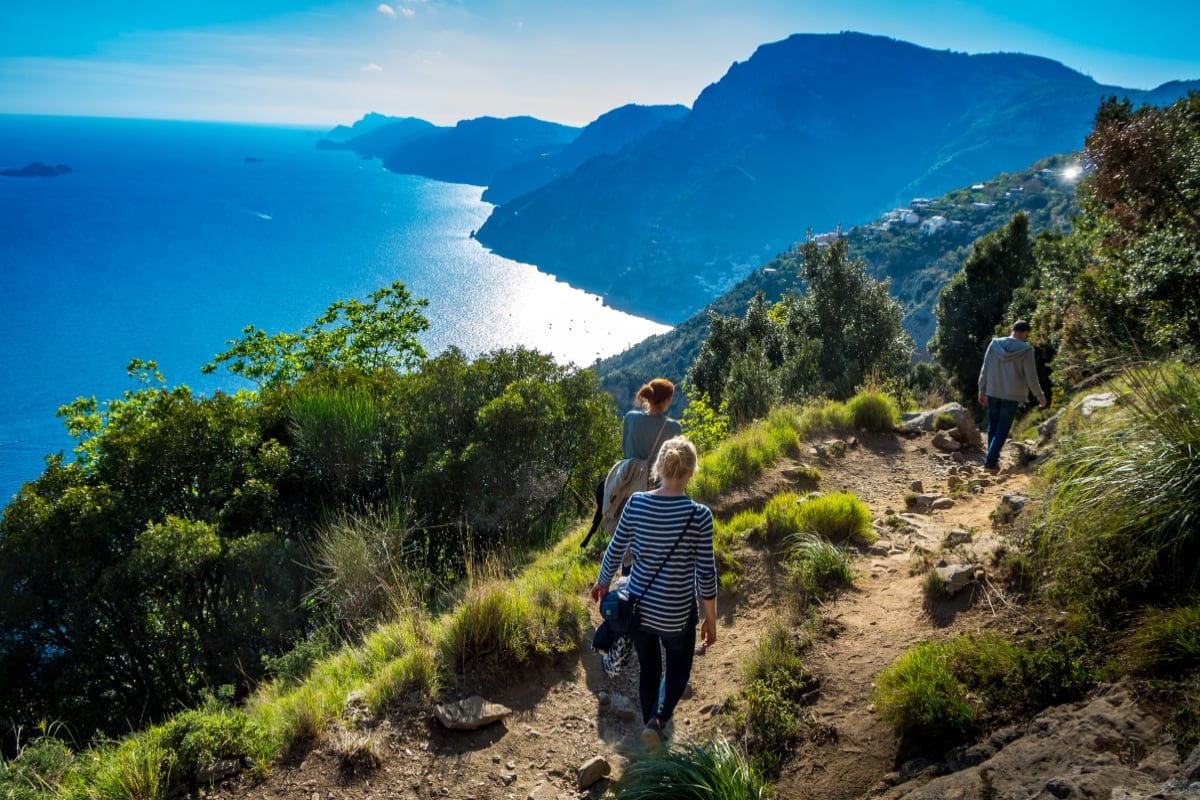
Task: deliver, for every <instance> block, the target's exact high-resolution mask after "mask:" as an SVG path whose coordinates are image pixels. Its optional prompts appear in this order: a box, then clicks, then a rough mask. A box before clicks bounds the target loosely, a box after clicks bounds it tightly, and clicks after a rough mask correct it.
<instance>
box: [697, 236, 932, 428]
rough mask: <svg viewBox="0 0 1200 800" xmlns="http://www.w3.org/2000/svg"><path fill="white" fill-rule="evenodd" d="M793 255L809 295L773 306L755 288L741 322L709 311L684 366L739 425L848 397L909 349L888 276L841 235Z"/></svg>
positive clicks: (887, 371)
mask: <svg viewBox="0 0 1200 800" xmlns="http://www.w3.org/2000/svg"><path fill="white" fill-rule="evenodd" d="M796 257H797V260H798V261H799V262H800V264H799V275H800V278H801V279H802V280H803V282H804V286H805V292H804V293H803V294H801V295H794V294H786V295H784V296H783V298H782V299H780V300H779V302H778V303H775V304H773V305H772V304H769V303H768V302H767V300H766V299H765V297H764V296H763V295H762V294H761V293H760V294H759V295H758V296H756V297H755V299H754V300H753V301H751V303H750V304H749V306H748V307H747V309H746V314H745V316H744V317H742V318H740V319H739V318H736V317H722V316H720V315H717V314H711V315H710V318H709V334H708V338H707V339H705V342H704V345H703V347H702V348H701V350H700V353H699V354H698V355H697V356H696V360H695V362H694V363H693V364H692V367H691V369H690V370H689V372H688V379H689V381H690V382H691V383H692V384H694V385H695V387H696V389H697V391H699V392H701V393H704V394H707V395H708V396H709V397H711V398H712V400H711V402H714V403H728V408H729V415H730V418H731V420H732V421H733V423H734V424H735V425H744V424H746V423H748V422H749V421H751V420H754V419H758V418H760V417H762V416H765V415H766V413H767V411H768V410H769V409H770V408H771V407H772V406H774V405H778V404H779V403H781V402H794V401H797V400H802V399H805V398H810V397H817V396H827V397H833V398H836V399H845V398H848V397H850V396H851V395H852V394H853V393H854V391H855V389H856V387H858V386H861V385H862V384H863V383H865V382H866V380H867V378H868V377H871V376H877V377H884V378H886V377H892V376H897V375H899V374H900V373H901V372H902V371H903V369H904V368H905V367H906V366H907V364H908V360H909V357H910V355H911V353H912V340H911V339H910V338H909V336H908V334H906V333H905V332H904V330H903V328H902V327H901V324H900V322H901V316H902V314H901V310H900V306H899V304H897V303H896V301H895V300H894V299H892V297H891V295H890V294H889V293H888V284H887V282H886V281H885V282H883V283H880V282H878V281H876V280H874V279H872V278H871V277H869V276H868V275H867V274H866V271H865V268H864V266H863V264H862V262H860V261H849V260H848V259H847V256H846V244H845V241H844V240H839V241H837V242H834V243H833V244H831V245H830V246H829V247H828V248H824V249H822V248H820V247H818V246H817V245H816V244H815V243H814V242H809V243H807V244H805V245H804V246H803V247H802V248H801V249H800V251H799V252H798V253H797V254H796Z"/></svg>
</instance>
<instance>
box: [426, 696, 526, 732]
mask: <svg viewBox="0 0 1200 800" xmlns="http://www.w3.org/2000/svg"><path fill="white" fill-rule="evenodd" d="M434 713H435V714H436V715H437V719H438V722H440V723H442V725H444V726H445V727H447V728H450V729H451V730H462V731H473V730H476V729H477V728H482V727H483V726H484V725H490V724H491V723H493V722H498V721H499V720H502V719H504V718H505V717H507V716H508V715H509V714H511V713H512V709H511V708H509V707H508V706H502V705H500V704H499V703H489V702H488V701H486V700H484V699H483V698H482V697H480V696H479V695H473V696H471V697H468V698H467V699H465V700H459V701H458V702H456V703H445V704H443V705H439V706H438V707H437V708H435V709H434Z"/></svg>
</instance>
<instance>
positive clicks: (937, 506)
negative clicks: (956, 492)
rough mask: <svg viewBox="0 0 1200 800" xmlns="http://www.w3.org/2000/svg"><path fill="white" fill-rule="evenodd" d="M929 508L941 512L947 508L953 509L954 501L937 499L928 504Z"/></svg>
mask: <svg viewBox="0 0 1200 800" xmlns="http://www.w3.org/2000/svg"><path fill="white" fill-rule="evenodd" d="M929 507H930V508H931V509H932V510H934V511H943V510H945V509H947V508H954V501H953V500H951V499H950V498H949V497H939V498H938V499H936V500H934V501H933V502H932V503H930V504H929Z"/></svg>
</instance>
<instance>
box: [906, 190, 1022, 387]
mask: <svg viewBox="0 0 1200 800" xmlns="http://www.w3.org/2000/svg"><path fill="white" fill-rule="evenodd" d="M1034 268H1035V263H1034V260H1033V243H1032V242H1031V241H1030V239H1029V219H1028V217H1026V216H1025V214H1023V213H1018V214H1016V215H1014V216H1013V218H1012V220H1010V221H1009V223H1008V224H1007V225H1006V226H1004V227H1003V228H1001V229H999V230H996V231H993V232H992V233H989V234H987V235H986V236H984V237H983V238H981V239H979V240H978V241H977V242H975V244H974V245H973V246H972V248H971V254H970V255H969V256H968V257H967V259H966V261H964V262H963V265H962V270H961V271H959V272H958V274H956V275H955V276H954V277H953V278H952V279H951V280H950V282H949V283H948V284H947V285H946V286H945V288H943V289H942V292H941V294H940V295H939V296H938V302H937V307H936V308H935V310H934V314H935V315H936V317H937V331H936V332H935V333H934V335H933V338H932V339H931V340H930V342H929V352H930V353H931V354H932V355H933V357H934V358H936V359H937V361H938V363H939V364H940V365H941V366H942V367H943V368H945V370H946V372H947V373H948V374H949V375H950V378H951V381H952V382H953V384H954V387H955V389H956V390H957V392H958V395H959V396H958V398H957V399H958V400H960V401H962V402H967V401H969V400H970V399H972V398H974V397H976V396H977V395H978V390H977V387H976V384H977V379H978V377H979V365H980V363H981V362H982V360H983V354H984V351H985V350H987V347H988V344H989V343H990V341H991V337H992V335H993V334H994V333H996V332H997V330H998V329H1001V328H1003V327H1004V322H1005V319H1004V318H1005V314H1006V312H1007V311H1008V307H1009V303H1010V302H1011V301H1012V297H1013V292H1014V291H1015V290H1016V289H1017V287H1019V286H1021V285H1022V284H1023V283H1024V282H1025V281H1027V280H1029V278H1030V277H1031V276H1032V275H1033V271H1034ZM1015 321H1016V320H1015V318H1013V319H1010V320H1007V322H1008V323H1010V324H1011V323H1012V322H1015ZM1004 335H1007V331H1005V332H1004Z"/></svg>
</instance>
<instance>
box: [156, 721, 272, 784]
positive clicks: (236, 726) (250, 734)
mask: <svg viewBox="0 0 1200 800" xmlns="http://www.w3.org/2000/svg"><path fill="white" fill-rule="evenodd" d="M159 737H160V739H159V741H160V744H161V746H162V747H163V748H164V749H166V750H167V751H168V752H171V753H173V754H174V764H175V772H176V774H177V775H182V776H194V775H195V774H196V771H197V770H199V769H201V768H202V767H205V766H207V765H208V764H211V763H212V762H214V761H217V760H219V759H231V758H242V757H246V758H248V759H250V760H252V761H262V760H264V758H268V759H269V756H270V755H271V753H270V745H269V743H268V742H267V740H266V736H265V735H264V734H263V732H262V731H261V730H259V729H258V727H257V726H256V725H255V724H254V722H253V720H251V719H250V717H249V716H247V715H246V713H245V712H244V711H241V710H237V709H196V710H191V711H185V712H183V713H181V714H177V715H175V716H174V717H172V718H171V719H170V720H169V721H168V722H167V723H165V724H164V725H163V726H162V727H161V729H160V733H159Z"/></svg>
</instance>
